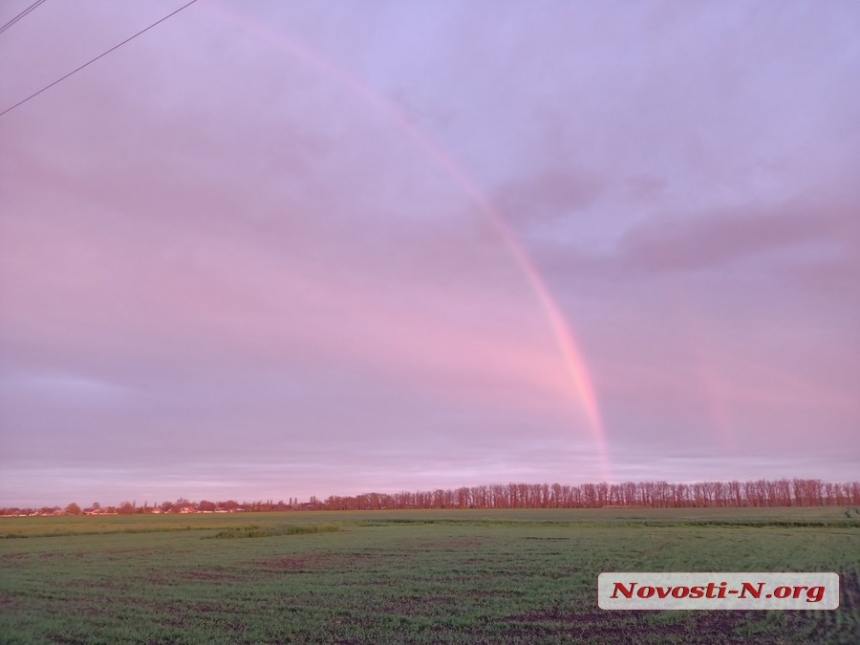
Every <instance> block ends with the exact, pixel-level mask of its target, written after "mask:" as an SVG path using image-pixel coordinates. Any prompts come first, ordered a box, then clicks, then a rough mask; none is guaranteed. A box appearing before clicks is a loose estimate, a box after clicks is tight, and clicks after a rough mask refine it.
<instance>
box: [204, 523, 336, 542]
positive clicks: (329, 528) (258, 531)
mask: <svg viewBox="0 0 860 645" xmlns="http://www.w3.org/2000/svg"><path fill="white" fill-rule="evenodd" d="M336 531H340V526H337V525H336V524H308V525H303V524H288V525H286V526H270V527H264V528H260V527H259V526H257V525H256V524H252V525H250V526H243V527H239V528H231V529H227V530H226V531H221V532H220V533H216V534H215V535H212V536H210V537H212V538H216V539H234V538H263V537H275V536H278V535H307V534H312V533H333V532H336Z"/></svg>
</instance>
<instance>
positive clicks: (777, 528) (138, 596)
mask: <svg viewBox="0 0 860 645" xmlns="http://www.w3.org/2000/svg"><path fill="white" fill-rule="evenodd" d="M0 535H2V537H4V538H6V539H0V642H2V643H105V644H110V645H114V644H122V643H148V644H155V643H189V644H190V643H255V644H256V643H344V644H346V643H368V644H383V643H463V644H466V643H500V644H501V643H702V644H705V643H748V642H755V643H828V644H830V643H846V644H852V645H855V644H856V643H858V642H860V583H858V581H860V517H853V516H852V517H850V518H847V517H846V516H845V509H839V508H814V509H797V508H791V509H664V510H656V509H649V510H646V509H597V510H521V511H513V510H511V511H464V510H449V511H444V510H443V511H382V512H353V513H347V512H308V513H299V512H296V513H268V514H257V513H255V514H243V513H237V514H218V515H175V516H145V515H133V516H111V517H51V518H41V517H34V518H3V519H0ZM793 570H794V571H835V572H837V573H839V574H840V576H841V585H842V595H841V606H840V608H839V609H838V610H836V611H821V612H811V611H810V612H762V611H755V612H752V611H750V612H727V611H712V612H704V611H701V612H699V611H697V612H632V611H631V612H605V611H601V610H600V609H599V608H598V607H597V601H596V584H597V575H598V574H599V573H600V572H602V571H793Z"/></svg>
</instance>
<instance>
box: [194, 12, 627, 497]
mask: <svg viewBox="0 0 860 645" xmlns="http://www.w3.org/2000/svg"><path fill="white" fill-rule="evenodd" d="M202 6H203V7H205V8H206V9H207V10H209V11H210V12H211V13H213V14H215V15H216V16H217V17H218V18H220V19H222V20H230V21H233V22H237V23H240V24H242V25H243V26H244V27H245V28H247V29H250V30H252V31H255V32H257V33H258V34H261V35H262V36H263V37H264V38H265V39H266V40H268V41H269V42H271V43H273V44H275V45H276V46H278V47H281V48H283V49H285V50H287V51H288V52H289V53H290V54H292V55H293V56H294V57H295V58H298V59H300V60H301V61H303V62H305V63H307V64H308V65H311V66H313V67H315V68H317V69H319V70H321V71H322V72H323V73H325V74H326V75H327V76H329V77H331V78H334V79H336V80H337V81H338V82H340V83H342V84H343V85H345V86H347V87H348V88H349V89H351V90H352V91H353V92H355V93H356V94H358V95H359V96H361V97H362V98H363V99H364V100H365V101H366V102H367V103H369V104H370V105H371V106H373V107H374V108H376V109H378V110H381V111H382V112H384V113H385V114H387V115H388V116H389V117H390V118H391V119H392V121H393V122H394V123H396V124H397V126H398V127H399V128H400V129H401V130H402V131H404V132H405V133H406V134H407V136H409V138H411V139H412V140H413V141H415V142H416V143H417V144H418V145H419V146H420V147H421V148H423V149H424V151H425V152H426V153H427V154H428V155H430V156H431V157H432V158H433V160H434V161H435V162H436V163H438V164H439V165H440V166H441V167H443V168H444V169H445V170H446V171H447V172H448V174H449V175H450V176H451V177H452V178H453V179H454V181H456V182H457V184H458V185H459V186H460V187H461V188H462V189H463V191H464V192H465V193H466V194H467V195H468V196H469V198H470V199H471V200H472V201H473V202H474V203H475V204H476V205H477V206H478V208H479V209H480V211H481V212H482V213H483V214H484V216H485V217H486V218H487V219H488V220H489V221H490V222H491V224H492V226H493V228H494V230H495V231H496V232H497V234H498V235H499V237H500V238H501V239H502V241H503V242H504V243H505V246H506V247H507V249H508V250H509V252H510V253H511V255H512V256H513V257H514V260H515V261H516V263H517V265H518V267H519V268H520V270H521V271H522V272H523V275H525V277H526V279H527V281H528V283H529V286H530V287H531V288H532V291H533V292H534V294H535V296H536V297H537V300H538V303H539V304H540V307H541V309H542V310H543V312H544V315H545V316H546V317H547V320H548V321H549V324H550V328H551V329H552V333H553V336H554V338H555V340H556V343H557V345H558V348H559V350H560V351H561V355H562V358H563V360H564V364H565V367H566V369H567V373H568V375H569V377H570V381H571V384H572V385H573V388H574V391H575V392H576V394H577V397H578V399H579V401H580V403H581V404H582V406H583V408H584V411H585V416H586V419H587V421H588V425H589V429H590V431H591V434H592V438H593V440H594V442H595V446H596V448H597V451H598V457H599V460H600V464H599V466H600V471H601V475H602V477H603V479H604V480H605V481H607V482H610V481H612V475H611V468H610V461H609V450H608V446H607V441H606V432H605V430H604V427H603V420H602V418H601V414H600V406H599V404H598V400H597V394H596V393H595V391H594V386H593V385H592V381H591V376H590V374H589V372H588V368H587V366H586V363H585V360H584V358H583V357H582V355H581V353H580V351H579V348H578V345H577V343H576V341H575V340H574V336H573V333H572V331H571V330H570V327H569V326H568V324H567V322H566V321H565V318H564V316H563V315H562V313H561V311H560V310H559V307H558V305H557V304H556V301H555V299H554V298H553V297H552V293H551V292H550V289H549V287H548V286H547V285H546V282H545V281H544V279H543V278H542V276H541V274H540V272H539V271H538V269H537V268H536V267H535V265H534V264H533V263H532V262H531V261H530V260H529V257H528V254H527V253H526V252H525V250H524V249H523V247H522V245H521V244H520V243H519V242H518V241H517V239H516V236H515V235H514V234H513V232H512V231H511V229H510V227H508V225H507V224H506V223H505V221H504V219H503V218H502V215H501V213H500V212H499V211H498V210H497V209H496V208H495V206H493V204H492V202H491V201H490V199H489V198H488V197H487V196H486V195H485V194H484V193H483V192H482V191H481V190H480V189H479V188H478V186H477V184H476V183H475V182H474V181H473V180H472V178H471V177H469V175H468V174H467V173H466V172H465V171H464V170H463V169H462V168H461V167H460V165H459V164H458V163H457V162H456V161H454V159H452V158H451V156H450V155H448V154H447V153H445V151H444V150H443V149H442V148H441V147H440V146H439V144H437V143H436V142H435V141H434V140H433V139H432V138H430V136H429V135H427V134H426V133H425V132H424V131H423V130H421V129H419V128H418V127H417V126H416V125H415V124H414V123H412V122H411V121H410V120H409V119H408V118H407V117H406V115H405V114H404V113H403V112H402V111H401V110H399V109H397V107H396V106H395V105H394V104H393V103H392V102H391V101H388V100H386V99H385V98H384V97H383V96H381V95H380V94H379V93H377V92H375V91H374V90H373V89H371V88H370V87H368V86H367V85H365V84H364V83H362V82H361V81H359V80H357V79H355V78H354V77H352V76H350V75H348V74H346V73H345V72H343V71H342V70H341V69H340V68H338V67H336V66H334V65H332V64H331V63H329V62H328V61H327V60H325V59H323V58H321V57H320V56H318V55H316V54H314V53H312V52H311V51H309V50H308V49H307V48H306V47H304V46H302V45H300V44H299V43H297V42H295V41H293V40H290V39H288V38H286V37H285V36H283V35H282V34H279V33H277V32H274V31H272V30H271V29H269V28H267V27H266V26H265V25H261V24H259V23H257V22H255V21H252V20H248V19H247V18H245V17H244V16H241V15H239V14H235V13H233V12H232V11H229V10H227V9H225V8H224V7H223V6H218V5H213V4H204V5H202Z"/></svg>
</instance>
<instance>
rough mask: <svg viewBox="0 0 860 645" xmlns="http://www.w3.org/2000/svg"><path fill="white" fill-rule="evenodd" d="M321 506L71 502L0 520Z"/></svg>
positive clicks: (4, 513)
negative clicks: (116, 504)
mask: <svg viewBox="0 0 860 645" xmlns="http://www.w3.org/2000/svg"><path fill="white" fill-rule="evenodd" d="M321 506H322V505H321V504H320V503H319V502H317V501H316V499H315V498H311V501H310V502H304V503H299V501H298V498H295V499H293V498H291V499H290V500H289V502H284V501H283V500H281V501H278V502H273V501H266V502H241V503H240V502H236V501H233V500H228V501H226V502H210V501H207V500H203V501H200V502H192V501H189V500H187V499H184V498H180V499H178V500H176V501H175V502H162V503H161V504H155V505H150V504H149V503H148V502H144V503H143V505H142V506H138V505H137V503H136V502H123V503H122V504H120V505H119V506H102V505H101V504H99V503H98V502H95V503H93V504H92V505H91V506H87V507H85V508H81V507H80V506H78V504H75V503H74V502H73V503H71V504H68V505H67V506H65V507H60V506H43V507H41V508H17V507H12V508H0V517H43V516H57V515H162V514H181V515H187V514H190V513H243V512H244V513H259V512H267V511H308V510H318V509H320V508H321Z"/></svg>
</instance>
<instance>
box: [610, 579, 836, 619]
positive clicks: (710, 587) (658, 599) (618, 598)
mask: <svg viewBox="0 0 860 645" xmlns="http://www.w3.org/2000/svg"><path fill="white" fill-rule="evenodd" d="M597 605H598V606H599V607H600V608H601V609H640V610H641V609H653V610H666V609H761V610H774V609H776V610H780V609H782V610H789V609H803V610H807V611H808V610H815V609H817V610H829V609H836V608H838V607H839V576H838V575H837V574H835V573H794V572H792V573H789V572H786V573H755V572H753V573H693V572H684V573H644V572H607V573H601V574H600V575H599V576H598V577H597Z"/></svg>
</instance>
